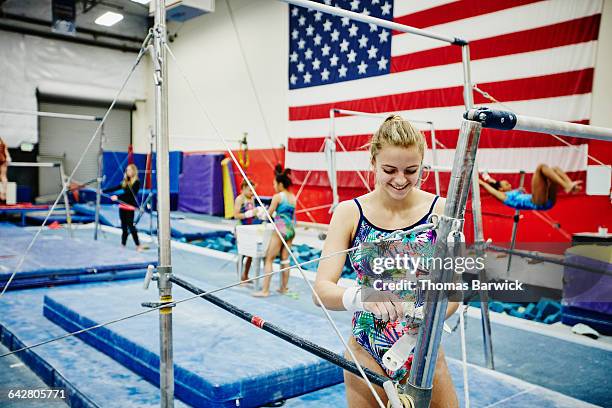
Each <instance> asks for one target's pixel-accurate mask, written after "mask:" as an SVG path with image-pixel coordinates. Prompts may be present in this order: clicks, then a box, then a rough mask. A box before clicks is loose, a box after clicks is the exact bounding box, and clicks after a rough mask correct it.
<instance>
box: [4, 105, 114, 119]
mask: <svg viewBox="0 0 612 408" xmlns="http://www.w3.org/2000/svg"><path fill="white" fill-rule="evenodd" d="M1 113H7V114H11V115H27V116H40V117H46V118H58V119H72V120H85V121H91V122H97V121H101V120H102V118H101V117H100V116H91V115H73V114H70V113H56V112H38V111H27V110H20V109H5V108H0V114H1Z"/></svg>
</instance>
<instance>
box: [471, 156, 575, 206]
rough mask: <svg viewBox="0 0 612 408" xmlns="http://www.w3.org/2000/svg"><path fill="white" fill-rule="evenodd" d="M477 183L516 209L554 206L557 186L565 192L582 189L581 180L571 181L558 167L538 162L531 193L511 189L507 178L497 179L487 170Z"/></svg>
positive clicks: (532, 180) (532, 179)
mask: <svg viewBox="0 0 612 408" xmlns="http://www.w3.org/2000/svg"><path fill="white" fill-rule="evenodd" d="M482 176H483V178H482V179H479V180H478V183H479V184H480V185H481V186H482V187H484V189H485V190H487V192H488V193H489V194H491V195H492V196H493V197H495V198H497V199H498V200H499V201H501V202H502V203H504V204H505V205H507V206H508V207H512V208H515V209H517V210H537V211H545V210H550V209H551V208H552V207H554V205H555V202H556V200H557V186H560V187H561V188H562V189H563V191H565V192H566V193H576V192H578V191H580V190H581V189H582V187H581V186H580V184H582V181H572V180H571V179H570V178H569V177H568V176H567V174H566V173H565V172H564V171H563V170H561V169H560V168H559V167H550V166H547V165H546V164H540V165H538V167H537V168H536V171H535V172H534V173H533V177H532V178H531V194H527V193H526V192H525V191H523V190H522V189H512V185H511V184H510V183H509V182H508V180H501V181H497V180H495V179H494V178H492V177H491V176H489V174H488V173H487V172H483V174H482Z"/></svg>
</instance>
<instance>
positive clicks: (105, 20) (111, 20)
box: [96, 11, 123, 27]
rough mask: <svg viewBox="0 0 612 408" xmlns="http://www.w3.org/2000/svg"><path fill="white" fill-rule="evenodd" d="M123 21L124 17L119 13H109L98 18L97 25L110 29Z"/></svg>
mask: <svg viewBox="0 0 612 408" xmlns="http://www.w3.org/2000/svg"><path fill="white" fill-rule="evenodd" d="M121 20H123V15H122V14H119V13H113V12H112V11H107V12H106V13H104V14H102V15H101V16H100V17H98V18H96V24H99V25H103V26H107V27H110V26H112V25H115V24H117V23H118V22H120V21H121Z"/></svg>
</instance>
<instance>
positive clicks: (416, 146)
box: [314, 115, 458, 407]
mask: <svg viewBox="0 0 612 408" xmlns="http://www.w3.org/2000/svg"><path fill="white" fill-rule="evenodd" d="M425 149H426V142H425V137H424V136H423V135H422V134H421V132H419V131H418V130H417V129H416V128H414V127H413V126H412V125H411V124H410V123H409V122H408V121H405V120H403V119H402V118H401V117H400V116H397V115H393V116H389V117H388V118H387V119H386V120H385V121H384V123H383V124H382V125H381V126H380V128H379V129H378V130H377V131H376V133H375V134H374V136H373V137H372V141H371V144H370V157H371V159H370V160H371V165H372V170H373V172H374V176H375V188H374V190H373V191H372V192H370V193H367V194H365V195H363V196H361V197H358V198H355V199H353V200H350V201H344V202H342V203H340V204H339V205H338V207H337V208H336V210H335V212H334V214H333V216H332V219H331V222H330V225H329V230H328V231H329V232H328V235H327V239H326V240H325V244H324V247H323V253H322V256H323V257H324V256H326V255H329V254H332V253H335V252H338V251H342V250H345V249H348V248H350V247H353V246H356V245H359V244H361V243H367V242H372V241H375V240H377V239H379V238H384V237H386V236H388V235H389V234H391V233H392V232H393V231H396V230H399V229H404V230H407V229H410V228H413V227H415V226H417V225H420V224H423V223H425V222H426V221H427V218H428V216H429V215H430V214H432V213H436V214H443V212H444V204H445V200H444V199H443V198H440V197H438V196H436V195H434V194H431V193H428V192H425V191H422V190H420V189H418V188H417V187H416V185H417V183H418V181H419V180H418V178H419V170H420V168H421V166H422V165H423V156H424V153H425ZM435 239H436V234H435V232H434V231H431V230H429V231H424V232H421V233H418V234H411V235H408V236H406V237H405V238H404V242H405V243H406V244H413V245H417V243H418V246H420V247H421V248H429V249H431V248H432V246H433V243H434V242H435ZM345 258H346V256H344V255H342V256H334V257H330V258H328V259H321V261H320V262H319V268H318V271H317V276H316V280H315V291H316V292H317V294H318V295H319V297H320V298H321V301H322V302H323V304H324V305H325V307H327V308H328V309H330V310H348V311H350V312H351V313H352V316H353V320H352V321H353V323H352V327H353V335H352V336H351V338H350V340H349V343H348V345H349V348H350V349H351V350H352V351H353V353H354V354H355V356H356V357H357V359H358V361H359V363H360V364H362V365H363V366H364V367H366V368H369V369H370V370H372V371H374V372H376V373H379V374H382V375H386V376H387V377H389V378H391V379H392V380H395V381H400V382H402V383H404V382H405V381H406V380H407V378H408V373H409V372H410V368H411V364H412V355H411V356H410V357H409V358H408V360H407V361H406V363H405V364H404V365H403V366H402V367H401V368H400V369H398V370H397V371H390V370H388V369H387V368H386V367H385V366H384V365H383V362H382V357H383V355H384V354H385V352H386V351H387V350H389V349H390V348H391V347H392V346H393V344H395V342H396V341H397V340H398V339H399V338H400V337H402V336H413V338H414V340H415V341H416V336H417V334H418V330H419V326H420V324H421V321H422V319H421V318H415V316H416V314H412V315H410V313H405V310H413V311H414V310H417V309H419V310H422V309H421V307H422V306H423V304H424V294H423V292H421V291H418V290H417V291H416V292H411V293H410V297H403V296H402V299H404V300H405V301H402V300H401V299H400V298H398V297H394V296H393V294H391V293H388V292H380V293H381V294H382V295H381V296H382V299H379V300H380V301H378V302H374V301H367V300H364V299H362V293H361V290H362V286H352V287H350V288H348V289H347V288H344V287H341V286H339V285H338V280H339V279H340V275H341V273H342V266H343V265H344V261H345ZM358 258H359V255H358V254H357V253H356V252H350V254H349V260H350V262H351V265H352V267H353V269H354V270H355V272H356V274H357V284H358V285H364V286H366V284H367V279H368V278H369V276H367V271H366V268H365V267H364V263H363V262H360V260H359V259H358ZM408 299H410V301H408ZM314 300H315V303H316V299H314ZM457 307H458V304H457V303H454V302H450V303H449V306H448V308H447V317H448V316H450V315H451V314H453V313H454V312H455V310H456V309H457ZM407 315H409V316H411V318H409V319H408V321H406V316H407ZM420 317H422V314H421V316H420ZM347 358H348V356H347ZM344 383H345V385H346V395H347V401H348V406H349V407H374V406H376V400H375V398H374V396H373V395H372V394H371V393H370V391H369V388H368V386H367V384H366V383H365V382H364V381H363V379H361V378H359V377H357V376H355V375H353V374H351V373H348V372H346V371H345V373H344ZM375 389H376V390H377V392H378V394H379V395H380V398H381V399H382V400H383V402H384V403H385V404H386V401H387V397H386V394H385V392H384V391H383V390H382V388H380V387H375ZM431 406H432V407H458V400H457V396H456V393H455V388H454V385H453V382H452V379H451V377H450V374H449V371H448V367H447V364H446V360H445V357H444V353H443V351H442V350H440V352H439V357H438V360H437V363H436V368H435V375H434V382H433V394H432V401H431Z"/></svg>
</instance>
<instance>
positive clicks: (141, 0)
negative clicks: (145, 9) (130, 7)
mask: <svg viewBox="0 0 612 408" xmlns="http://www.w3.org/2000/svg"><path fill="white" fill-rule="evenodd" d="M132 1H133V2H134V3H140V4H149V2H150V1H151V0H132Z"/></svg>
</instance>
